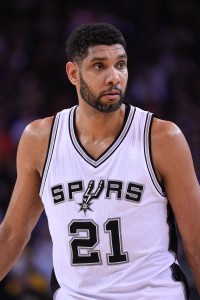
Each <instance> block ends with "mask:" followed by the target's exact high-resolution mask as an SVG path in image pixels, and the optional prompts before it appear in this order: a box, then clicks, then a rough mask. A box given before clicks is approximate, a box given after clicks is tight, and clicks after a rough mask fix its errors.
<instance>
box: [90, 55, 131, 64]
mask: <svg viewBox="0 0 200 300" xmlns="http://www.w3.org/2000/svg"><path fill="white" fill-rule="evenodd" d="M122 58H126V59H127V55H126V53H124V54H121V55H118V56H117V59H122ZM107 59H108V58H107V57H97V56H95V57H93V58H92V59H91V60H90V62H93V61H97V60H99V61H105V60H107Z"/></svg>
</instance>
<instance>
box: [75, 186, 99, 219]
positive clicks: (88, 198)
mask: <svg viewBox="0 0 200 300" xmlns="http://www.w3.org/2000/svg"><path fill="white" fill-rule="evenodd" d="M93 189H94V180H90V182H89V184H88V187H87V189H86V191H85V193H84V195H83V202H82V203H79V205H80V210H79V211H82V210H83V211H84V213H85V214H86V211H87V210H92V209H91V208H90V206H91V204H92V203H93V202H92V200H93V199H98V198H99V196H100V194H101V192H102V191H103V189H104V180H100V181H99V183H98V187H97V188H96V190H95V191H93Z"/></svg>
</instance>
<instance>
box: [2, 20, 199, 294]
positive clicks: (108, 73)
mask: <svg viewBox="0 0 200 300" xmlns="http://www.w3.org/2000/svg"><path fill="white" fill-rule="evenodd" d="M67 54H68V59H69V61H68V62H67V64H66V72H67V75H68V78H69V80H70V81H71V83H72V84H73V85H74V86H75V87H76V91H77V96H78V105H77V106H75V107H72V108H71V109H66V110H63V111H61V112H59V113H57V115H56V116H55V117H49V118H45V119H43V120H37V121H35V122H33V123H31V124H30V125H29V126H28V127H27V128H26V129H25V131H24V133H23V135H22V138H21V141H20V143H19V148H18V155H17V170H18V176H17V181H16V185H15V188H14V191H13V195H12V199H11V202H10V205H9V208H8V211H7V213H6V216H5V218H4V221H3V222H2V224H1V227H0V253H1V260H0V277H1V278H3V277H4V276H5V275H6V274H7V273H8V272H9V270H10V269H11V268H12V266H13V264H14V263H15V261H16V260H17V258H18V257H19V256H20V254H21V252H22V250H23V249H24V247H25V245H26V244H27V242H28V241H29V239H30V236H31V232H32V230H33V228H34V226H35V224H36V222H37V221H38V218H39V217H40V214H41V212H42V211H43V209H45V212H46V215H47V218H48V224H49V230H50V233H51V237H52V241H53V264H54V270H53V272H52V281H51V285H52V292H53V295H54V296H53V297H54V299H56V300H71V299H79V300H80V299H84V300H88V299H99V300H102V299H104V300H105V299H106V300H111V299H112V300H122V299H123V300H133V299H134V300H143V299H144V300H148V299H151V300H156V299H165V300H177V299H178V300H183V299H189V290H188V286H187V282H186V280H185V276H184V275H183V273H182V271H181V269H180V267H179V265H178V262H177V245H176V243H177V241H176V235H175V234H176V225H175V222H174V217H175V220H176V222H177V225H178V228H179V230H180V233H181V236H182V239H183V244H184V249H185V253H186V256H187V259H188V262H189V265H190V267H191V270H192V271H193V274H194V278H195V281H196V286H197V288H198V290H199V291H200V238H199V232H200V190H199V184H198V181H197V178H196V175H195V172H194V168H193V162H192V158H191V154H190V150H189V148H188V145H187V142H186V141H185V138H184V136H183V134H182V133H181V131H180V129H179V128H177V126H176V125H175V124H173V123H171V122H168V121H163V120H160V119H158V118H155V117H154V116H153V114H152V113H150V112H146V111H143V110H141V109H139V108H137V107H133V106H131V105H129V104H128V103H126V101H125V91H126V86H127V80H128V70H127V54H126V45H125V41H124V38H123V36H122V34H121V32H119V31H118V30H117V29H116V28H115V27H113V26H112V25H110V24H105V23H103V24H101V23H94V24H87V25H83V26H81V27H78V28H77V29H75V30H74V31H73V33H72V34H71V36H70V37H69V39H68V41H67Z"/></svg>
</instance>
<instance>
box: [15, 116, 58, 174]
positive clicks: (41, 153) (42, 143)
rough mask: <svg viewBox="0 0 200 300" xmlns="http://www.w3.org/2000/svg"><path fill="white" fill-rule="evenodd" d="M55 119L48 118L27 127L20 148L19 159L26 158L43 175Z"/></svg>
mask: <svg viewBox="0 0 200 300" xmlns="http://www.w3.org/2000/svg"><path fill="white" fill-rule="evenodd" d="M53 119H54V117H53V116H52V117H47V118H44V119H39V120H35V121H33V122H31V123H30V124H28V125H27V126H26V128H25V129H24V132H23V134H22V137H21V139H20V142H19V146H18V155H17V156H18V158H19V159H21V158H23V157H25V158H26V162H27V164H28V163H29V165H32V166H33V167H35V168H36V169H37V171H38V172H39V173H40V174H41V172H42V168H43V164H44V161H45V157H46V152H47V148H48V143H49V137H50V133H51V128H52V124H53ZM19 159H18V160H19Z"/></svg>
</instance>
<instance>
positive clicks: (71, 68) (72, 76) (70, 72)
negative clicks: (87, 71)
mask: <svg viewBox="0 0 200 300" xmlns="http://www.w3.org/2000/svg"><path fill="white" fill-rule="evenodd" d="M66 73H67V76H68V78H69V80H70V81H71V83H72V84H74V85H76V84H77V81H78V78H79V76H78V68H77V65H76V64H75V63H73V62H71V61H70V62H68V63H67V64H66Z"/></svg>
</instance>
